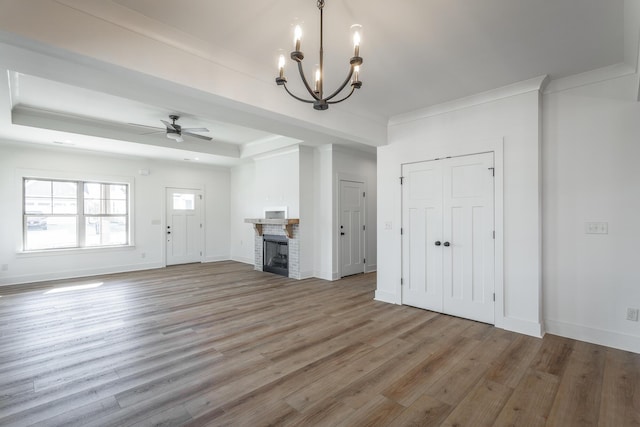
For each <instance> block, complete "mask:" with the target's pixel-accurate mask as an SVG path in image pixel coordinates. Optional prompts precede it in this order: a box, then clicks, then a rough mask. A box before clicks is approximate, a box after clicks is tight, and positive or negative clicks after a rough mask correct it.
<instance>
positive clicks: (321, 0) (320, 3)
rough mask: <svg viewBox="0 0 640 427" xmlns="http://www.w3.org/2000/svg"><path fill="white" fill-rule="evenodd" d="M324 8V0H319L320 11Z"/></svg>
mask: <svg viewBox="0 0 640 427" xmlns="http://www.w3.org/2000/svg"><path fill="white" fill-rule="evenodd" d="M323 7H324V0H318V9H322V8H323Z"/></svg>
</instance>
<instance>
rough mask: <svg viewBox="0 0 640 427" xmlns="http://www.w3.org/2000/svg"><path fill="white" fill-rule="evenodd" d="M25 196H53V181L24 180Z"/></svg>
mask: <svg viewBox="0 0 640 427" xmlns="http://www.w3.org/2000/svg"><path fill="white" fill-rule="evenodd" d="M24 195H25V197H51V181H42V180H37V179H25V180H24Z"/></svg>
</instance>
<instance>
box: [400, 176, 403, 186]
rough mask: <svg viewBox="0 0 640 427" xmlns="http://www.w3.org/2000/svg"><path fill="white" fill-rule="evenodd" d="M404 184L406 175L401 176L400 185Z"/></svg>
mask: <svg viewBox="0 0 640 427" xmlns="http://www.w3.org/2000/svg"><path fill="white" fill-rule="evenodd" d="M402 184H404V176H401V177H400V185H402Z"/></svg>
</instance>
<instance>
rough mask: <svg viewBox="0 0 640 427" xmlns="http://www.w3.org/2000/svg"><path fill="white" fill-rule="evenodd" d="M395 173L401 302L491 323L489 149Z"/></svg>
mask: <svg viewBox="0 0 640 427" xmlns="http://www.w3.org/2000/svg"><path fill="white" fill-rule="evenodd" d="M402 175H403V187H402V198H403V199H402V227H403V235H402V275H403V283H404V284H403V288H402V302H403V304H407V305H412V306H416V307H421V308H425V309H428V310H433V311H438V312H441V313H447V314H452V315H455V316H460V317H465V318H468V319H473V320H478V321H481V322H486V323H491V324H493V323H494V301H493V292H494V265H495V260H494V236H493V231H494V207H493V204H494V193H493V192H494V187H493V153H485V154H476V155H471V156H461V157H454V158H447V159H441V160H433V161H427V162H421V163H414V164H408V165H403V168H402Z"/></svg>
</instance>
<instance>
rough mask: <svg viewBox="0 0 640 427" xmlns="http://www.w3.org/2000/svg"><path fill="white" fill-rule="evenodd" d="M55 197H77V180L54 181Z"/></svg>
mask: <svg viewBox="0 0 640 427" xmlns="http://www.w3.org/2000/svg"><path fill="white" fill-rule="evenodd" d="M53 197H65V198H72V199H75V198H77V197H78V184H77V183H76V182H67V181H53Z"/></svg>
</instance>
